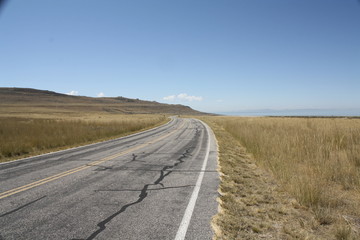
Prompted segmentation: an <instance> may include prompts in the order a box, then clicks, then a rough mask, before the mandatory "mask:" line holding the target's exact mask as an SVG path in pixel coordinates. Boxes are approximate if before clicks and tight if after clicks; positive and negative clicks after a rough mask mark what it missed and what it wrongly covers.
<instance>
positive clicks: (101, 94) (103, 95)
mask: <svg viewBox="0 0 360 240" xmlns="http://www.w3.org/2000/svg"><path fill="white" fill-rule="evenodd" d="M97 97H105V94H104V93H103V92H100V93H98V94H97Z"/></svg>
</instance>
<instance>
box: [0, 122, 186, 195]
mask: <svg viewBox="0 0 360 240" xmlns="http://www.w3.org/2000/svg"><path fill="white" fill-rule="evenodd" d="M184 125H185V123H184V122H183V123H182V124H181V126H179V127H178V128H176V129H175V130H174V131H172V132H170V133H168V134H165V135H163V136H161V137H158V138H156V139H155V140H152V141H150V142H147V143H143V144H141V145H139V146H136V147H132V148H130V149H128V150H125V151H123V152H120V153H117V154H114V155H111V156H108V157H105V158H102V159H100V160H97V161H94V162H92V163H89V164H86V165H82V166H80V167H76V168H73V169H70V170H67V171H65V172H61V173H58V174H55V175H53V176H50V177H46V178H44V179H41V180H38V181H35V182H32V183H29V184H26V185H23V186H20V187H17V188H14V189H10V190H8V191H5V192H2V193H0V199H3V198H6V197H9V196H11V195H14V194H16V193H19V192H23V191H25V190H28V189H31V188H34V187H37V186H40V185H42V184H45V183H48V182H51V181H54V180H56V179H59V178H62V177H65V176H68V175H70V174H73V173H77V172H80V171H83V170H85V169H88V168H90V167H93V166H97V165H99V164H101V163H104V162H106V161H109V160H112V159H115V158H117V157H120V156H123V155H126V154H128V153H131V152H133V151H136V150H139V149H141V148H143V147H145V146H148V145H150V144H153V143H156V142H158V141H161V140H163V139H164V138H167V137H169V136H170V135H172V134H174V133H175V132H176V131H178V130H179V129H181V128H182V127H183V126H184Z"/></svg>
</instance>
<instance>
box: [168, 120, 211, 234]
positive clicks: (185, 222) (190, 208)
mask: <svg viewBox="0 0 360 240" xmlns="http://www.w3.org/2000/svg"><path fill="white" fill-rule="evenodd" d="M199 121H200V122H201V123H202V124H203V125H204V126H205V129H206V132H207V135H208V142H207V147H206V155H205V158H204V162H203V164H202V167H201V171H200V174H199V177H198V179H197V181H196V184H195V187H194V190H193V192H192V194H191V197H190V200H189V203H188V205H187V207H186V210H185V213H184V216H183V218H182V220H181V223H180V226H179V229H178V231H177V233H176V236H175V240H183V239H185V236H186V232H187V229H188V227H189V224H190V220H191V216H192V214H193V212H194V208H195V203H196V200H197V198H198V195H199V191H200V187H201V183H202V180H203V178H204V172H205V169H206V165H207V162H208V158H209V152H210V134H209V129H208V126H207V125H206V124H205V123H203V122H202V121H201V120H199Z"/></svg>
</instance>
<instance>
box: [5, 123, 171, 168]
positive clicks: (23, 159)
mask: <svg viewBox="0 0 360 240" xmlns="http://www.w3.org/2000/svg"><path fill="white" fill-rule="evenodd" d="M169 118H170V119H171V120H170V121H169V122H167V123H165V124H163V125H160V126H158V127H154V128H150V129H148V130H145V131H142V132H137V133H134V134H131V135H126V136H123V137H120V138H115V139H110V140H105V141H101V142H96V143H91V144H86V145H82V146H79V147H73V148H67V149H63V150H59V151H55V152H48V153H44V154H40V155H35V156H31V157H27V158H21V159H17V160H12V161H7V162H2V163H0V165H6V164H11V163H14V162H20V161H26V160H31V159H33V158H37V157H42V156H47V155H51V154H56V153H61V152H66V151H71V150H74V149H81V148H84V147H89V146H93V145H97V144H101V143H108V142H112V141H117V140H121V139H124V138H129V137H133V136H137V135H140V134H143V133H146V132H150V131H153V130H156V129H158V128H161V127H164V126H166V125H169V124H170V123H172V122H173V121H174V119H175V118H174V117H169Z"/></svg>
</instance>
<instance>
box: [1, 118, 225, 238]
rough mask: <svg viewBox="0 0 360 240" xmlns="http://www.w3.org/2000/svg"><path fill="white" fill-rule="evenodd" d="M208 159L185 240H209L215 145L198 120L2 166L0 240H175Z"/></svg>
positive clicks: (175, 122) (176, 122)
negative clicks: (205, 160)
mask: <svg viewBox="0 0 360 240" xmlns="http://www.w3.org/2000/svg"><path fill="white" fill-rule="evenodd" d="M208 131H209V134H208ZM209 143H210V148H208V146H209V145H208V144H209ZM207 152H208V156H209V157H208V160H207V161H208V162H207V165H206V169H205V170H204V171H203V172H204V176H203V180H202V184H201V187H200V191H199V195H198V198H197V200H196V204H195V208H194V211H193V214H192V215H191V220H190V224H189V227H188V229H187V232H186V238H185V239H211V238H212V236H213V232H212V229H211V225H210V222H211V217H212V216H213V215H215V214H216V213H217V202H216V198H217V196H218V192H217V189H218V185H219V175H218V172H217V171H216V168H217V146H216V140H215V137H214V135H213V133H212V131H211V130H210V128H207V127H205V125H204V123H202V122H201V121H199V120H196V119H182V118H176V117H174V118H172V120H171V121H170V122H169V123H168V124H166V125H164V126H161V127H159V128H156V129H152V130H149V131H146V132H142V133H139V134H135V135H131V136H128V137H124V138H120V139H116V140H111V141H107V142H102V143H97V144H92V145H87V146H84V147H80V148H75V149H69V150H65V151H61V152H55V153H51V154H46V155H41V156H37V157H33V158H28V159H23V160H20V161H13V162H10V163H5V164H1V165H0V240H8V239H17V240H18V239H69V240H70V239H72V240H75V239H88V240H90V239H174V238H175V236H176V234H177V231H178V229H179V226H180V223H181V221H182V219H183V216H184V213H185V209H186V207H187V205H188V203H189V200H190V197H191V195H192V192H193V190H194V187H195V184H196V182H197V179H198V176H199V174H200V172H201V171H202V170H201V169H202V165H203V162H204V159H205V157H206V155H207Z"/></svg>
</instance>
